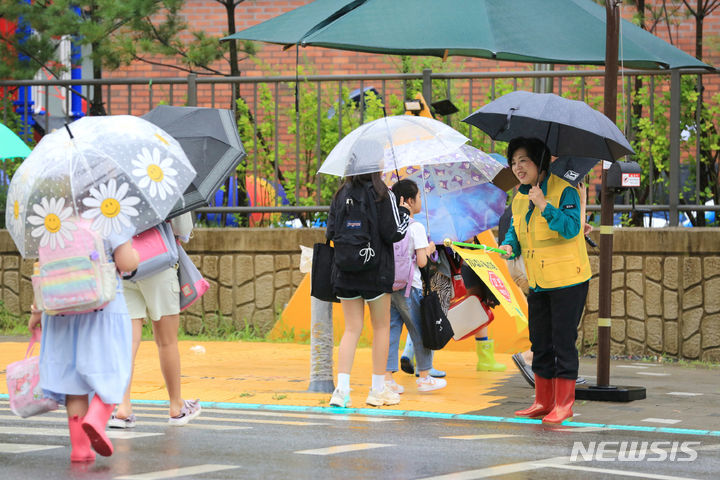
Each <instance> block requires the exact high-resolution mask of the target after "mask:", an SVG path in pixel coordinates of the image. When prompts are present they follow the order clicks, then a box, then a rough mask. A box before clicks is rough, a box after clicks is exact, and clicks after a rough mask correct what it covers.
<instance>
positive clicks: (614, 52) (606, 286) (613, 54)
mask: <svg viewBox="0 0 720 480" xmlns="http://www.w3.org/2000/svg"><path fill="white" fill-rule="evenodd" d="M605 13H606V22H605V23H606V25H605V33H606V39H605V86H604V103H603V110H604V112H605V115H606V116H607V117H608V118H609V119H610V120H612V121H613V122H614V121H615V116H616V112H617V75H618V21H619V14H618V8H617V4H616V1H615V0H606V1H605ZM608 164H609V162H603V170H602V194H601V204H602V210H601V211H600V282H599V300H600V303H599V312H598V362H597V385H598V386H600V387H607V386H609V385H610V322H611V317H612V312H611V309H612V301H611V300H612V299H611V291H612V258H613V203H615V198H614V197H615V195H614V194H613V192H612V191H611V190H610V189H608V187H607V169H606V168H605V166H606V165H608Z"/></svg>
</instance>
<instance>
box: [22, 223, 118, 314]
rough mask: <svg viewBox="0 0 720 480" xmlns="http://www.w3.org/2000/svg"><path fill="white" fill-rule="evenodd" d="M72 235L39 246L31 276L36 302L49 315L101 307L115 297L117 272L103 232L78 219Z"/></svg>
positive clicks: (80, 311) (74, 312) (89, 310)
mask: <svg viewBox="0 0 720 480" xmlns="http://www.w3.org/2000/svg"><path fill="white" fill-rule="evenodd" d="M75 226H76V227H77V229H76V230H74V231H71V234H72V239H70V240H69V241H67V242H66V244H65V246H63V247H60V246H59V245H57V244H55V245H54V246H55V248H52V247H51V246H50V243H49V242H48V244H47V245H45V246H44V247H40V248H39V262H37V264H36V265H35V271H34V274H33V275H32V277H31V280H32V284H33V292H34V294H35V305H36V306H37V307H38V308H39V309H41V310H43V311H45V313H47V314H48V315H73V314H78V313H88V312H92V311H94V310H100V309H102V308H103V307H105V305H107V304H108V303H109V302H110V301H111V300H113V299H114V298H115V292H116V290H117V273H116V269H115V264H114V263H113V262H112V261H109V260H108V258H107V254H106V253H105V246H104V244H103V240H102V238H101V237H100V235H99V234H98V233H97V232H96V231H95V230H92V229H91V228H90V226H89V224H88V223H86V222H82V221H81V222H77V223H75Z"/></svg>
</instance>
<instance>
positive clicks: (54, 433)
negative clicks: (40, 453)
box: [0, 427, 165, 440]
mask: <svg viewBox="0 0 720 480" xmlns="http://www.w3.org/2000/svg"><path fill="white" fill-rule="evenodd" d="M0 433H2V434H4V435H36V436H42V437H67V436H69V435H70V433H68V430H67V429H66V428H33V427H2V428H1V429H0ZM159 435H165V434H164V433H159V432H128V431H127V430H117V431H116V430H109V431H107V436H108V438H113V439H115V440H129V439H133V438H142V437H157V436H159Z"/></svg>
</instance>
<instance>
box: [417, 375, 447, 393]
mask: <svg viewBox="0 0 720 480" xmlns="http://www.w3.org/2000/svg"><path fill="white" fill-rule="evenodd" d="M415 383H417V387H418V392H432V391H433V390H440V389H441V388H445V387H446V386H447V380H445V379H444V378H435V377H431V376H430V375H428V376H427V377H420V378H417V379H416V380H415Z"/></svg>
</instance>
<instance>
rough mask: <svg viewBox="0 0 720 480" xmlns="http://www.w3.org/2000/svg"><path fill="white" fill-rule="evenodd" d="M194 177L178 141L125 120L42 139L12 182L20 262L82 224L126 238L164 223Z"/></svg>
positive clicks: (88, 121)
mask: <svg viewBox="0 0 720 480" xmlns="http://www.w3.org/2000/svg"><path fill="white" fill-rule="evenodd" d="M194 177H195V170H194V168H193V167H192V165H191V164H190V161H189V160H188V158H187V156H185V153H184V152H183V149H182V148H181V147H180V144H179V143H178V142H177V141H176V140H175V139H173V138H172V137H171V136H170V135H168V134H167V133H166V132H165V131H163V130H162V129H160V128H159V127H156V126H155V125H153V124H151V123H150V122H147V121H145V120H142V119H140V118H137V117H133V116H129V115H119V116H109V117H84V118H81V119H80V120H78V121H76V122H74V123H73V124H72V125H70V126H67V127H66V128H65V129H60V130H56V131H55V132H53V133H51V134H49V135H46V136H45V137H43V139H42V140H41V141H40V143H38V145H37V146H36V147H35V149H34V150H33V151H32V153H31V154H30V155H29V156H28V157H27V159H25V161H24V162H23V163H22V164H21V165H20V167H19V168H18V170H17V171H16V172H15V175H14V176H13V178H12V181H11V182H10V187H9V190H8V200H7V206H6V209H5V218H6V225H7V226H8V230H9V231H10V235H11V237H12V239H13V241H14V242H15V245H16V246H17V247H18V250H19V251H20V253H21V254H22V256H23V257H36V256H37V254H38V247H39V246H45V245H48V244H49V245H50V247H51V248H55V247H56V246H59V247H60V248H62V247H63V246H64V245H66V244H67V243H68V242H71V241H72V232H73V231H74V230H75V228H76V226H75V225H74V223H75V222H77V221H80V220H81V219H85V220H86V221H88V222H90V225H91V228H93V229H94V230H96V231H98V232H99V233H100V235H101V236H102V237H104V238H109V237H110V236H111V235H112V236H113V238H114V239H115V241H120V240H123V239H124V240H128V239H130V238H131V237H132V236H133V235H135V234H136V233H138V232H141V231H143V230H146V229H148V228H150V227H152V226H154V225H157V224H158V223H160V222H162V221H163V220H165V218H166V216H167V214H168V213H169V212H170V210H171V209H172V208H173V206H174V205H175V203H176V202H177V201H178V200H179V199H180V198H181V197H182V193H183V192H184V191H185V189H186V188H187V186H188V185H189V184H190V182H191V181H192V179H193V178H194Z"/></svg>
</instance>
